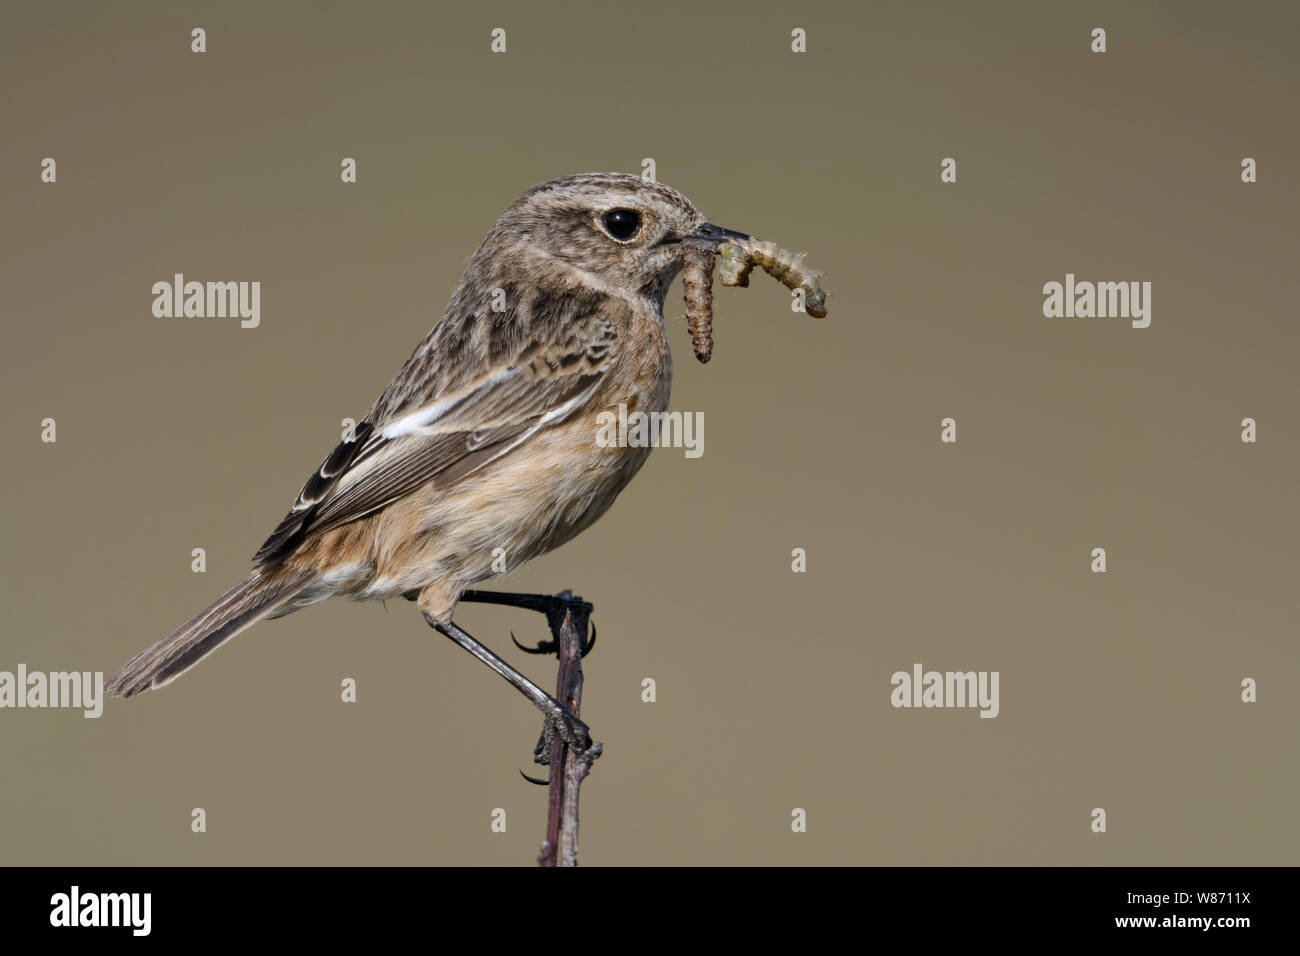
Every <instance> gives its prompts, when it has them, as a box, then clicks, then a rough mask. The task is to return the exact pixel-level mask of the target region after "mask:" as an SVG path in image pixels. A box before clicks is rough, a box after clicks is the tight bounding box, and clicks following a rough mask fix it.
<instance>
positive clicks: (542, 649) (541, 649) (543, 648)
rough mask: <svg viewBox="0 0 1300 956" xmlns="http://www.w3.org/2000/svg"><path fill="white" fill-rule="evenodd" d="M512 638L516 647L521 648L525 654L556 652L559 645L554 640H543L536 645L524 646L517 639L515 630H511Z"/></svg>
mask: <svg viewBox="0 0 1300 956" xmlns="http://www.w3.org/2000/svg"><path fill="white" fill-rule="evenodd" d="M510 640H511V641H513V642H514V645H515V647H517V648H519V649H520V650H521V651H523V652H524V653H525V654H554V653H555V651H556V649H557V645H556V643H555V642H554V641H541V642H540V643H539V644H538V645H537V646H536V647H524V645H522V644H520V643H519V642H518V641H517V640H515V632H514V631H511V632H510Z"/></svg>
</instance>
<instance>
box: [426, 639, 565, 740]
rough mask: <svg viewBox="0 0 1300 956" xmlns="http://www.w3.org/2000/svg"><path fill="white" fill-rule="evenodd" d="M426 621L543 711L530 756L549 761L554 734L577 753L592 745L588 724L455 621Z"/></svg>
mask: <svg viewBox="0 0 1300 956" xmlns="http://www.w3.org/2000/svg"><path fill="white" fill-rule="evenodd" d="M425 620H427V621H428V622H429V625H430V626H431V627H432V628H433V629H434V630H435V631H437V632H438V633H439V634H442V635H444V636H445V637H449V638H451V639H452V640H453V641H455V642H456V643H457V644H459V645H460V646H461V647H463V648H465V650H467V651H469V652H470V653H471V654H473V655H474V656H475V657H477V658H478V659H479V660H480V661H482V662H483V663H484V664H486V665H487V666H488V667H490V668H492V670H494V671H496V672H497V673H498V674H500V675H501V676H502V677H504V678H505V679H506V680H507V681H509V682H510V685H511V686H512V687H514V688H515V690H517V691H519V693H521V694H523V695H524V696H525V697H527V698H528V699H529V700H530V701H532V702H533V706H535V707H536V708H537V709H538V710H540V711H541V712H542V720H543V722H542V738H541V739H540V740H539V741H538V742H537V748H536V749H535V750H534V751H533V757H534V759H535V760H537V762H538V763H541V764H545V763H548V762H549V755H550V750H551V741H552V740H553V739H554V738H555V735H556V734H557V733H558V734H559V735H560V737H561V738H563V740H564V742H565V743H566V744H568V745H569V746H570V747H572V748H573V749H574V750H575V751H577V752H578V753H583V752H584V751H586V750H587V748H588V747H590V746H591V733H590V732H589V731H588V729H587V725H586V724H584V723H583V722H582V721H581V720H579V719H578V718H577V717H575V716H574V715H573V713H572V711H570V710H569V708H567V707H565V706H564V705H563V704H562V703H560V702H559V701H558V700H556V699H555V698H554V697H552V696H551V695H550V694H548V693H546V691H544V690H542V689H541V688H540V687H538V686H537V685H536V684H534V683H533V682H532V681H530V680H529V679H528V678H527V677H525V676H524V675H523V674H521V673H519V671H517V670H515V669H514V668H513V667H511V666H510V665H509V664H507V663H506V662H505V661H504V660H502V659H501V658H500V657H498V656H497V655H496V654H494V653H492V651H490V650H489V649H488V648H486V647H484V646H483V645H482V644H480V643H479V642H478V641H477V640H475V639H474V638H473V637H471V636H470V635H469V634H467V633H466V632H465V631H464V630H462V629H461V628H459V627H457V626H456V624H455V623H454V622H452V621H447V622H445V623H444V622H441V621H438V620H435V619H434V618H432V617H430V616H429V615H427V614H426V615H425Z"/></svg>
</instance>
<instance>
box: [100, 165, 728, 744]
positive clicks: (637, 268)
mask: <svg viewBox="0 0 1300 956" xmlns="http://www.w3.org/2000/svg"><path fill="white" fill-rule="evenodd" d="M729 237H732V238H736V237H739V238H747V237H744V236H743V234H742V233H734V232H731V231H730V230H726V229H722V228H720V227H717V226H713V225H710V224H709V223H707V222H705V221H704V217H703V216H702V215H701V214H700V212H699V211H698V210H697V209H696V208H695V206H694V205H692V204H691V202H690V201H689V200H688V199H687V198H686V197H685V196H683V195H682V194H681V193H679V192H677V191H676V190H674V189H670V188H669V187H667V186H663V185H660V184H659V183H655V182H648V181H646V180H643V179H641V178H639V177H637V176H630V175H624V174H619V173H589V174H585V175H579V176H570V177H567V178H564V179H557V180H554V181H552V182H548V183H544V184H542V185H540V186H536V187H534V188H532V189H530V190H528V191H527V192H525V193H524V194H523V195H522V196H520V197H519V199H518V200H516V201H515V202H514V203H513V204H512V205H511V206H510V208H509V209H507V210H506V211H505V213H504V214H502V216H501V218H500V219H498V220H497V222H496V225H495V226H493V227H492V231H491V232H489V233H488V235H487V238H486V239H484V240H483V244H482V245H481V246H479V248H478V251H477V252H475V253H474V256H473V258H471V259H470V262H469V266H468V267H467V268H466V270H465V272H464V274H463V275H462V276H461V278H460V281H459V283H457V285H456V289H455V291H454V292H453V293H452V297H451V303H450V305H448V307H447V311H446V313H445V314H444V315H443V317H442V320H441V321H440V322H438V323H437V324H436V325H435V326H434V327H433V329H432V331H430V332H429V334H428V335H426V336H425V338H424V341H423V342H421V343H420V345H419V347H417V348H416V350H415V352H414V353H413V354H412V355H411V357H410V358H409V359H407V360H406V364H405V365H403V366H402V368H401V370H400V371H398V373H397V375H396V377H395V378H394V379H393V380H392V382H391V383H389V385H388V388H386V389H385V390H384V393H383V394H382V395H380V396H379V399H378V401H376V402H375V404H374V406H373V407H372V408H371V409H370V411H369V412H368V413H367V414H366V416H365V418H364V419H363V420H362V421H361V422H360V423H359V424H358V425H357V427H356V429H355V436H354V437H353V438H352V439H351V440H348V441H344V442H342V443H341V444H339V445H338V447H336V448H335V449H334V450H333V451H332V452H331V453H330V454H329V456H328V457H327V458H326V459H325V461H324V462H322V463H321V466H320V467H319V468H318V469H317V470H316V473H315V474H313V475H312V476H311V478H309V479H308V481H307V483H306V485H304V486H303V489H302V491H301V492H299V494H298V499H297V501H296V502H295V503H294V505H293V508H292V509H291V510H290V512H289V514H288V515H287V516H286V517H285V518H284V520H283V521H281V522H280V525H279V527H277V528H276V529H275V531H274V532H272V534H271V536H270V537H269V538H267V540H266V542H265V543H264V544H263V545H262V547H261V549H260V550H259V551H258V552H257V554H256V555H254V557H253V562H254V566H253V570H252V571H251V572H250V573H249V575H248V577H247V578H245V579H244V580H243V581H241V582H240V583H239V584H237V585H235V587H233V588H231V589H230V590H229V591H227V592H226V593H225V594H223V595H222V596H221V597H220V598H218V599H217V600H216V601H215V602H214V603H213V604H212V605H211V606H210V607H208V608H207V609H206V610H204V611H203V612H201V613H200V614H198V615H197V616H196V617H194V618H193V619H192V620H190V621H187V622H186V623H185V624H183V625H181V626H180V627H179V628H177V629H176V630H175V631H173V632H172V633H171V634H169V635H168V636H167V637H165V638H163V639H162V640H161V641H159V642H158V643H156V644H154V645H153V646H152V647H150V648H148V649H147V650H145V651H144V652H142V653H141V654H139V655H138V656H137V657H136V658H135V659H133V660H132V661H131V662H130V663H128V664H127V665H126V666H125V667H123V668H122V670H121V671H120V672H119V673H118V674H117V675H116V676H115V677H114V678H113V679H112V681H111V682H110V684H109V689H110V690H111V691H113V692H114V693H116V694H119V695H121V696H123V697H130V696H132V695H134V694H138V693H140V692H141V691H144V690H148V689H150V688H155V687H161V686H162V685H163V684H166V683H168V682H169V681H171V680H174V679H175V678H176V677H177V676H179V675H180V674H182V673H183V672H184V671H186V670H188V669H189V668H190V667H192V666H194V664H195V663H196V662H198V661H199V660H200V659H201V658H203V657H205V656H206V655H207V654H209V653H211V652H212V651H214V650H215V649H216V648H217V647H219V646H221V645H222V644H224V643H225V642H226V641H228V640H230V639H231V638H232V637H234V636H235V635H236V634H238V633H240V632H241V631H243V630H244V629H245V628H248V627H250V626H252V625H253V624H254V623H256V622H257V621H259V620H261V619H263V618H276V617H282V616H283V615H285V614H289V613H291V612H293V611H296V610H298V609H299V608H303V607H306V606H307V605H309V604H315V603H316V602H318V601H323V600H325V599H326V598H329V597H333V596H335V595H346V596H348V597H352V598H355V599H358V600H384V599H386V598H390V597H395V596H406V597H411V598H413V599H415V600H417V601H418V604H419V607H420V610H421V611H422V612H423V613H424V616H425V618H426V619H427V620H428V622H429V624H431V625H432V626H433V627H434V628H436V629H437V630H438V631H439V632H441V633H442V634H444V635H446V636H447V637H449V638H451V639H452V640H453V641H455V642H456V643H457V644H459V645H461V646H462V647H464V648H465V649H466V650H468V651H469V652H470V653H471V654H473V655H474V656H475V657H477V658H478V659H479V660H481V661H483V662H484V663H486V664H487V665H488V666H489V667H491V668H492V669H493V670H495V671H496V672H497V673H499V674H501V675H502V676H503V677H505V678H506V679H507V680H508V681H510V683H511V684H513V685H514V686H515V687H516V688H517V689H519V690H520V691H521V692H522V693H523V694H524V695H525V696H527V697H528V698H529V699H530V700H531V701H532V702H533V703H534V704H535V705H536V706H537V707H538V708H539V709H540V710H541V711H542V713H543V715H544V716H545V718H546V720H547V722H548V727H550V728H553V729H555V730H557V731H558V732H559V733H560V734H561V735H562V736H563V737H564V738H565V740H566V741H567V742H569V743H570V744H571V745H573V746H575V747H576V748H578V749H582V748H583V747H585V746H586V744H587V742H588V739H589V738H588V737H587V733H586V727H585V726H584V725H583V724H582V722H581V721H579V720H578V719H577V718H576V717H574V716H573V715H572V714H571V713H570V712H569V711H568V710H567V708H565V707H564V706H563V705H562V704H561V703H560V702H558V701H556V700H555V699H554V698H552V697H551V696H550V695H549V694H547V693H546V692H545V691H544V690H542V689H541V688H540V687H538V686H537V685H536V684H534V683H532V682H531V681H529V680H528V679H527V678H526V677H524V676H523V675H522V674H520V673H519V672H518V671H517V670H515V669H514V668H513V667H511V666H510V665H509V664H507V663H506V662H505V661H504V660H502V659H501V658H500V657H498V656H497V655H496V654H494V653H493V652H492V651H490V650H488V649H487V648H486V647H484V646H483V645H482V644H480V643H479V642H478V641H477V640H475V639H474V638H473V637H471V636H470V635H469V634H467V633H466V632H465V631H464V630H462V629H461V628H460V627H458V626H457V625H456V624H455V623H454V621H453V620H452V617H453V614H454V612H455V610H456V604H457V601H458V600H460V599H462V597H463V596H464V597H465V598H466V599H474V600H490V601H494V602H496V603H507V604H508V603H512V602H513V603H518V604H519V606H535V599H532V600H533V602H534V603H529V601H530V599H529V598H528V597H527V596H511V595H483V594H481V593H476V592H470V595H466V594H465V592H466V591H467V589H469V588H471V587H472V586H473V585H474V584H475V583H476V582H479V581H482V580H484V579H486V578H490V577H493V576H494V575H496V574H498V573H501V568H502V566H503V563H504V567H505V568H506V570H511V569H513V568H516V567H518V566H519V565H520V564H522V563H524V562H525V561H527V560H528V559H529V558H533V557H535V556H537V555H540V554H543V553H545V552H547V551H550V550H551V549H553V548H556V547H558V546H559V545H561V544H563V543H564V542H566V541H568V540H569V539H570V538H572V537H573V536H574V535H576V534H578V533H579V532H580V531H582V530H583V529H585V528H586V527H588V526H589V525H590V524H591V523H592V522H593V521H595V520H596V519H597V518H599V517H600V516H601V515H602V514H604V513H605V511H606V510H607V509H608V508H609V506H610V505H611V504H613V502H614V499H615V498H616V497H617V496H618V493H619V492H620V491H622V490H623V488H624V486H625V485H626V484H627V483H628V482H629V481H630V480H631V479H632V476H633V475H635V474H636V472H637V470H638V469H639V468H640V467H641V465H642V464H643V463H644V462H645V459H646V456H647V455H648V454H649V449H648V448H644V447H619V446H616V445H615V446H610V445H609V443H607V442H605V443H602V442H599V441H598V440H597V435H598V433H599V431H600V426H599V424H598V422H597V416H598V415H599V414H600V413H601V412H602V411H608V410H610V409H611V408H617V407H618V406H619V405H620V404H624V405H626V408H627V412H628V414H631V413H633V412H638V411H639V412H645V413H654V412H662V411H664V410H666V408H667V405H668V395H669V389H670V385H671V379H672V358H671V356H670V355H669V351H668V339H667V336H666V334H665V332H664V316H663V305H664V296H665V294H666V293H667V291H668V287H669V285H670V284H671V283H672V281H673V278H674V277H675V276H676V275H677V273H678V272H679V271H680V269H681V267H682V258H683V254H682V242H683V240H687V239H690V240H692V241H694V242H705V243H710V242H711V243H720V242H723V241H724V240H726V239H727V238H729ZM503 553H504V562H502V560H501V556H502V554H503ZM494 558H495V559H496V561H495V563H496V567H495V568H494V566H493V565H494ZM555 600H557V601H562V600H564V598H563V597H557V598H556V599H555Z"/></svg>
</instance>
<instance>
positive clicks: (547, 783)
mask: <svg viewBox="0 0 1300 956" xmlns="http://www.w3.org/2000/svg"><path fill="white" fill-rule="evenodd" d="M519 776H521V777H523V778H524V779H525V780H527V781H528V782H529V783H532V784H536V785H537V786H539V787H549V786H550V785H551V781H550V780H538V779H537V778H536V777H530V776H528V774H526V773H524V772H523V771H522V770H520V771H519Z"/></svg>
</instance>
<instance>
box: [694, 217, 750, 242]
mask: <svg viewBox="0 0 1300 956" xmlns="http://www.w3.org/2000/svg"><path fill="white" fill-rule="evenodd" d="M691 238H692V239H703V240H704V241H705V242H711V243H713V244H714V245H719V246H720V245H722V244H723V243H724V242H726V241H727V240H728V239H748V238H749V236H747V235H745V234H744V233H743V232H735V231H734V230H731V229H723V228H722V227H721V226H715V225H714V224H713V223H711V222H706V223H705V224H704V225H702V226H700V228H699V229H696V230H695V234H694V235H692V236H691Z"/></svg>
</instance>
